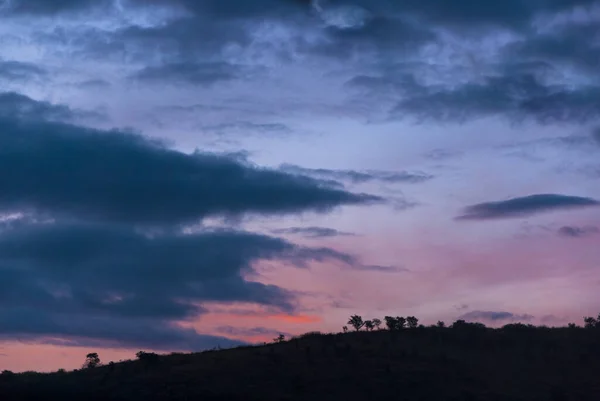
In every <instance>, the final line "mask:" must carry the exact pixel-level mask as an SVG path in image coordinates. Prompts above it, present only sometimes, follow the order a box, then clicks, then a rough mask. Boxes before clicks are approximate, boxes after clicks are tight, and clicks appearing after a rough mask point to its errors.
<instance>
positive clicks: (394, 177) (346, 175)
mask: <svg viewBox="0 0 600 401" xmlns="http://www.w3.org/2000/svg"><path fill="white" fill-rule="evenodd" d="M279 169H280V170H281V171H285V172H288V173H291V174H298V175H308V176H314V177H319V178H322V179H329V180H339V181H349V182H351V183H353V184H363V183H367V182H372V181H377V182H381V183H385V184H402V183H404V184H418V183H421V182H425V181H429V180H431V179H433V178H434V177H433V176H432V175H429V174H426V173H423V172H407V171H398V172H396V171H380V170H365V171H357V170H332V169H324V168H318V169H314V168H306V167H300V166H296V165H293V164H282V165H281V166H279Z"/></svg>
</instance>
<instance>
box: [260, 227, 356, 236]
mask: <svg viewBox="0 0 600 401" xmlns="http://www.w3.org/2000/svg"><path fill="white" fill-rule="evenodd" d="M271 232H272V233H273V234H292V235H301V236H303V237H306V238H326V237H346V236H354V235H356V234H353V233H347V232H343V231H339V230H336V229H333V228H327V227H289V228H280V229H277V230H272V231H271Z"/></svg>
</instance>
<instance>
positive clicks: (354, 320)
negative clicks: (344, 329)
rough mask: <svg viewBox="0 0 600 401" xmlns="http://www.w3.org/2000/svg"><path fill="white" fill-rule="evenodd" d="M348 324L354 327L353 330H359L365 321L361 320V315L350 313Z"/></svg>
mask: <svg viewBox="0 0 600 401" xmlns="http://www.w3.org/2000/svg"><path fill="white" fill-rule="evenodd" d="M348 324H349V325H350V326H352V327H354V330H356V331H359V330H360V329H361V328H362V327H363V326H364V325H365V322H363V318H362V317H361V316H358V315H352V316H350V319H349V320H348Z"/></svg>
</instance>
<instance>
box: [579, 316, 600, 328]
mask: <svg viewBox="0 0 600 401" xmlns="http://www.w3.org/2000/svg"><path fill="white" fill-rule="evenodd" d="M583 322H584V323H585V326H584V327H585V328H586V329H598V328H600V314H599V315H598V319H596V318H593V317H591V316H586V317H584V318H583Z"/></svg>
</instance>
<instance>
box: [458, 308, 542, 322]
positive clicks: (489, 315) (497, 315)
mask: <svg viewBox="0 0 600 401" xmlns="http://www.w3.org/2000/svg"><path fill="white" fill-rule="evenodd" d="M458 318H459V319H463V320H468V321H483V322H492V323H496V322H507V321H508V322H517V321H524V322H528V321H531V320H532V319H533V318H534V317H533V316H531V315H528V314H523V315H518V314H514V313H510V312H493V311H480V310H475V311H471V312H467V313H465V314H463V315H461V316H459V317H458Z"/></svg>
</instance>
